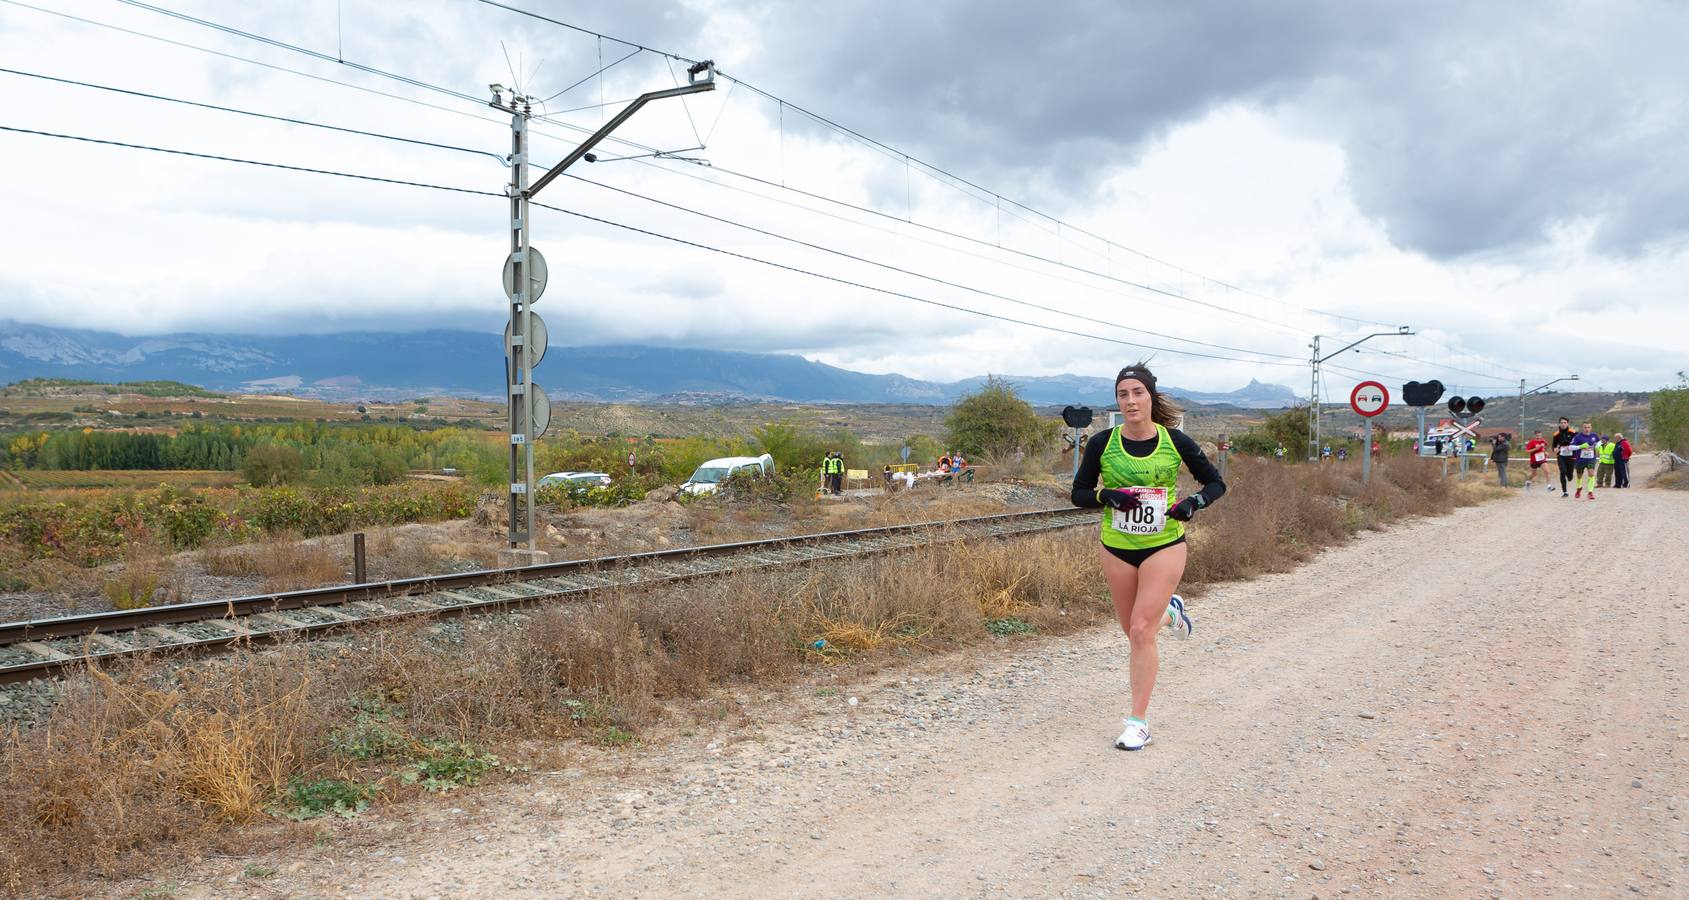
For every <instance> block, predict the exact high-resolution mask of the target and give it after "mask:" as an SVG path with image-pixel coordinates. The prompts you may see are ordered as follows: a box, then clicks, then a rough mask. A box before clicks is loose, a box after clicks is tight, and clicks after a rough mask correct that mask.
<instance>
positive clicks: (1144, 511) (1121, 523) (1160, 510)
mask: <svg viewBox="0 0 1689 900" xmlns="http://www.w3.org/2000/svg"><path fill="white" fill-rule="evenodd" d="M1125 490H1128V491H1131V492H1132V493H1134V494H1137V495H1138V508H1137V509H1117V510H1115V511H1114V522H1113V525H1114V530H1115V531H1118V532H1121V533H1122V534H1160V533H1161V532H1162V531H1163V530H1164V529H1166V527H1167V489H1166V488H1144V487H1140V488H1125Z"/></svg>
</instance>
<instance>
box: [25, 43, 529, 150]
mask: <svg viewBox="0 0 1689 900" xmlns="http://www.w3.org/2000/svg"><path fill="white" fill-rule="evenodd" d="M0 72H4V73H6V74H8V75H21V76H23V77H25V78H39V79H41V80H42V81H53V82H57V83H59V84H68V85H74V86H76V87H84V88H92V89H94V90H96V91H109V92H110V93H113V94H125V95H127V96H130V97H141V98H144V99H147V100H161V101H163V102H165V103H179V104H181V105H183V106H194V107H198V108H200V109H211V110H216V111H217V112H226V113H233V114H235V115H238V116H250V117H252V118H255V119H268V120H270V121H272V122H285V123H287V124H289V125H304V126H306V127H308V128H321V129H324V130H327V131H338V132H341V133H343V134H355V135H360V136H362V137H373V138H383V139H385V140H389V141H399V142H401V143H406V144H416V145H418V146H422V147H434V148H436V149H439V150H456V151H458V152H460V153H475V154H479V155H481V156H490V157H492V158H493V159H494V160H497V161H498V163H499V164H500V165H506V164H507V162H506V160H505V158H504V157H502V156H500V155H498V154H497V153H493V152H491V151H489V150H475V149H473V148H470V147H459V146H456V145H453V144H439V143H435V142H434V141H424V140H419V139H417V138H408V137H400V136H398V135H393V134H380V133H378V132H374V131H361V130H359V129H356V128H343V127H341V126H339V125H325V124H323V123H322V122H309V121H306V120H304V119H295V118H291V117H288V116H273V115H270V114H268V113H261V112H253V111H252V110H249V109H236V108H234V107H232V106H218V105H216V104H213V103H200V102H198V101H195V100H183V99H181V98H179V97H166V96H164V95H162V94H149V93H147V92H145V91H134V90H129V89H128V88H120V87H112V86H111V85H105V84H94V83H92V82H87V81H74V80H72V79H69V78H57V77H54V76H52V75H42V74H40V73H38V72H24V71H21V70H18V69H8V68H4V67H0Z"/></svg>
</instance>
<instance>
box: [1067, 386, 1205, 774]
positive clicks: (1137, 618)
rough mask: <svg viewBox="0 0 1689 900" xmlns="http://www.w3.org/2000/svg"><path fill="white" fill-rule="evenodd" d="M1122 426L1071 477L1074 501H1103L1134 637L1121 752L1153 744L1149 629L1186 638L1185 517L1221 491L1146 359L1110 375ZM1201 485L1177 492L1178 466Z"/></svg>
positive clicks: (1122, 614)
mask: <svg viewBox="0 0 1689 900" xmlns="http://www.w3.org/2000/svg"><path fill="white" fill-rule="evenodd" d="M1114 394H1115V399H1116V400H1118V401H1119V403H1120V414H1121V419H1122V421H1121V424H1120V425H1119V426H1117V427H1115V428H1111V429H1109V430H1108V431H1104V432H1101V433H1099V434H1097V435H1096V436H1094V437H1092V438H1091V440H1090V441H1089V442H1088V443H1087V444H1086V445H1085V458H1084V460H1083V461H1082V462H1080V464H1079V473H1078V474H1077V475H1076V476H1074V479H1073V505H1074V506H1078V507H1081V508H1084V509H1102V510H1103V516H1102V548H1101V550H1099V551H1098V555H1099V557H1100V558H1101V560H1102V566H1103V577H1104V578H1106V579H1107V581H1108V589H1109V593H1110V594H1112V595H1113V596H1114V612H1115V615H1116V616H1117V617H1118V618H1119V619H1120V627H1121V628H1122V629H1123V630H1124V631H1125V632H1126V637H1127V640H1128V642H1129V643H1130V645H1131V664H1130V670H1129V671H1130V686H1131V692H1132V711H1131V713H1130V714H1129V715H1128V716H1127V717H1126V723H1125V725H1126V728H1125V730H1124V731H1122V732H1121V733H1120V737H1119V738H1116V739H1115V742H1114V746H1116V747H1118V748H1120V749H1122V750H1141V749H1143V748H1144V746H1145V745H1147V744H1149V743H1150V736H1149V723H1148V722H1147V721H1146V720H1145V719H1144V716H1145V715H1146V714H1147V713H1148V712H1149V696H1150V691H1151V690H1153V689H1154V687H1155V673H1156V670H1157V668H1159V658H1158V657H1157V655H1156V649H1155V637H1156V633H1157V632H1158V631H1160V629H1161V628H1162V626H1164V625H1165V626H1169V627H1171V628H1172V629H1173V633H1174V634H1175V635H1176V636H1177V637H1180V638H1189V637H1190V634H1191V619H1190V616H1189V615H1186V613H1185V603H1184V600H1183V599H1182V598H1181V597H1179V595H1178V594H1176V593H1174V590H1175V589H1177V588H1178V586H1179V579H1180V578H1182V577H1184V574H1185V559H1186V554H1187V548H1186V544H1185V526H1184V523H1185V522H1188V521H1190V518H1191V516H1193V515H1195V514H1196V511H1197V510H1199V509H1202V508H1203V507H1206V506H1207V505H1208V504H1210V503H1213V502H1214V501H1215V500H1218V499H1220V495H1221V494H1224V493H1225V492H1226V484H1225V482H1223V481H1221V480H1220V472H1219V470H1217V469H1215V468H1214V465H1213V464H1212V463H1210V462H1209V461H1208V457H1207V456H1205V455H1203V452H1202V448H1200V447H1198V446H1197V445H1196V442H1195V441H1193V440H1191V439H1190V438H1189V437H1188V436H1186V435H1185V433H1184V432H1182V431H1179V430H1178V429H1177V428H1174V427H1173V426H1174V425H1175V424H1176V423H1178V422H1179V421H1180V419H1181V418H1182V417H1183V415H1184V410H1182V409H1180V408H1179V407H1178V406H1177V405H1176V404H1174V403H1173V402H1172V401H1171V400H1169V399H1168V398H1166V397H1163V396H1162V395H1161V394H1160V393H1158V392H1157V391H1156V389H1155V376H1154V375H1152V374H1150V371H1149V369H1148V368H1146V367H1145V366H1144V364H1143V363H1136V364H1134V365H1130V366H1127V367H1126V368H1124V369H1121V370H1120V374H1119V375H1117V376H1115V379H1114ZM1181 462H1183V463H1184V465H1185V467H1186V468H1188V469H1190V473H1191V475H1192V476H1193V477H1194V478H1196V480H1197V481H1198V482H1200V483H1201V484H1202V489H1201V490H1200V491H1198V492H1197V493H1195V494H1193V495H1191V496H1189V497H1186V498H1184V499H1182V500H1180V499H1178V496H1177V493H1178V478H1179V464H1180V463H1181Z"/></svg>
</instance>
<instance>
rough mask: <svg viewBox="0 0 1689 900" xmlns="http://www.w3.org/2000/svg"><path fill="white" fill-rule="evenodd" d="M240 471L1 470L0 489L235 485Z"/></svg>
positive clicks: (238, 479)
mask: <svg viewBox="0 0 1689 900" xmlns="http://www.w3.org/2000/svg"><path fill="white" fill-rule="evenodd" d="M239 481H240V473H238V472H219V471H215V470H208V469H112V470H108V471H100V470H95V471H79V470H28V469H26V470H22V471H18V472H0V490H19V489H34V490H63V489H75V488H132V489H143V488H155V487H159V486H160V485H166V484H168V485H170V486H172V487H179V488H187V487H232V486H233V485H235V484H236V483H238V482H239Z"/></svg>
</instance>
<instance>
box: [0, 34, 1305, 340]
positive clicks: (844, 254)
mask: <svg viewBox="0 0 1689 900" xmlns="http://www.w3.org/2000/svg"><path fill="white" fill-rule="evenodd" d="M0 72H4V73H9V74H13V75H21V76H26V77H31V78H40V79H44V80H47V81H52V82H57V83H61V84H67V85H73V86H77V87H84V88H91V89H94V90H102V91H111V92H114V93H118V94H124V95H128V96H134V97H139V98H144V99H149V100H157V101H162V102H167V103H179V104H183V105H187V106H191V107H197V108H203V109H210V110H214V111H218V112H225V113H232V114H236V115H243V116H253V117H257V118H262V119H270V120H275V121H280V122H285V123H289V124H294V125H302V126H306V127H315V128H327V129H330V130H334V131H345V132H349V133H352V134H357V135H361V136H364V137H372V138H381V139H386V140H391V141H398V142H403V143H410V144H423V145H426V146H429V147H436V148H440V149H446V150H455V151H461V152H466V153H479V154H482V155H486V156H491V157H493V158H494V159H495V160H497V161H499V162H501V163H503V162H504V158H503V157H500V156H498V155H497V154H494V153H490V152H487V151H480V150H474V149H472V148H467V147H459V146H455V145H449V144H439V143H434V142H431V141H419V140H416V139H413V138H406V137H402V136H398V135H391V134H383V133H379V132H370V131H361V130H357V129H343V128H339V127H337V126H332V125H324V124H322V123H318V122H312V121H309V120H305V119H297V118H291V117H286V116H271V115H267V114H264V113H257V112H253V111H251V110H245V109H240V108H236V107H228V106H219V105H215V104H207V103H199V102H196V101H191V100H183V99H181V98H176V97H169V96H165V95H162V94H152V93H147V92H144V91H132V90H128V89H124V88H114V87H110V86H107V85H100V84H93V83H91V82H82V81H75V80H72V79H65V78H57V77H54V76H50V75H41V74H38V73H32V72H24V71H21V70H16V69H8V68H3V67H0ZM567 177H569V178H571V179H573V180H575V181H579V182H581V183H584V184H588V185H592V186H594V187H598V188H600V189H603V190H607V191H613V192H616V193H619V194H622V195H624V196H628V197H632V198H635V199H639V200H642V201H645V202H648V203H653V204H657V205H661V206H663V207H666V208H669V209H673V210H676V211H678V212H684V213H688V214H690V215H694V216H699V217H702V218H706V219H709V220H711V221H715V222H719V223H721V224H725V225H728V226H731V227H735V228H740V229H743V230H747V231H750V232H753V233H755V234H759V235H762V236H764V237H769V238H773V239H775V240H780V241H785V242H788V243H793V244H797V245H800V246H803V247H806V248H808V249H812V250H816V251H819V252H823V253H828V254H831V255H834V256H838V257H841V258H844V259H849V260H851V261H854V262H858V263H863V264H866V265H871V266H875V267H878V268H882V269H885V270H887V271H892V272H896V273H898V274H901V275H907V276H910V277H914V278H920V279H922V280H926V281H930V282H933V283H935V284H940V285H944V286H946V287H951V288H955V289H958V290H964V291H968V292H970V293H975V294H978V295H980V296H985V297H990V298H993V299H997V300H1003V301H1005V302H1009V303H1013V304H1016V305H1020V306H1025V307H1028V308H1032V309H1037V310H1040V311H1042V312H1048V313H1053V314H1056V315H1060V316H1065V317H1070V318H1074V319H1077V320H1081V321H1084V322H1087V323H1090V324H1094V325H1101V326H1103V327H1106V328H1114V329H1118V330H1122V331H1129V332H1134V333H1137V334H1144V335H1149V336H1151V337H1156V338H1161V339H1163V340H1171V341H1178V342H1181V343H1185V344H1191V345H1194V346H1202V347H1209V348H1212V349H1217V350H1227V351H1232V352H1235V353H1245V354H1251V355H1257V356H1262V357H1268V358H1277V359H1297V357H1293V356H1288V355H1285V354H1281V353H1272V352H1269V351H1262V350H1255V349H1251V348H1247V347H1237V346H1231V345H1226V344H1219V343H1214V342H1210V341H1201V340H1196V339H1193V338H1185V337H1180V336H1178V335H1172V334H1166V333H1163V332H1158V331H1153V330H1150V329H1145V328H1136V327H1132V326H1128V325H1121V324H1119V323H1115V322H1109V321H1106V320H1103V319H1097V318H1093V317H1090V316H1085V315H1082V314H1079V313H1074V312H1071V311H1068V310H1063V309H1058V308H1055V307H1050V306H1045V305H1042V304H1038V303H1033V302H1030V301H1026V300H1022V299H1018V298H1015V297H1010V296H1008V295H1005V294H1001V293H998V292H995V291H989V290H985V289H983V288H978V287H974V286H970V285H965V284H961V283H958V282H955V281H951V280H948V279H944V278H939V277H937V276H933V275H928V274H925V273H922V272H918V271H914V270H911V269H907V268H903V267H900V266H895V265H892V264H890V263H885V262H881V261H878V260H872V259H868V258H866V257H863V256H859V255H857V254H853V253H848V252H846V251H842V250H838V249H835V248H831V247H826V246H823V245H820V244H816V243H813V242H810V241H805V240H801V239H799V238H795V237H792V236H791V235H786V234H780V233H778V232H774V231H769V230H767V229H763V228H758V227H756V226H753V225H749V224H746V223H743V222H738V221H735V220H732V219H729V218H726V217H723V216H717V215H713V214H710V213H706V212H703V211H702V210H696V209H692V208H690V207H686V206H683V205H680V204H677V203H671V202H669V201H665V200H661V199H658V198H655V197H650V196H648V195H645V194H641V193H639V192H637V191H631V190H627V189H625V188H620V187H616V186H614V185H609V184H604V183H602V182H598V181H595V180H593V179H590V178H584V177H581V176H578V175H568V176H567Z"/></svg>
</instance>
